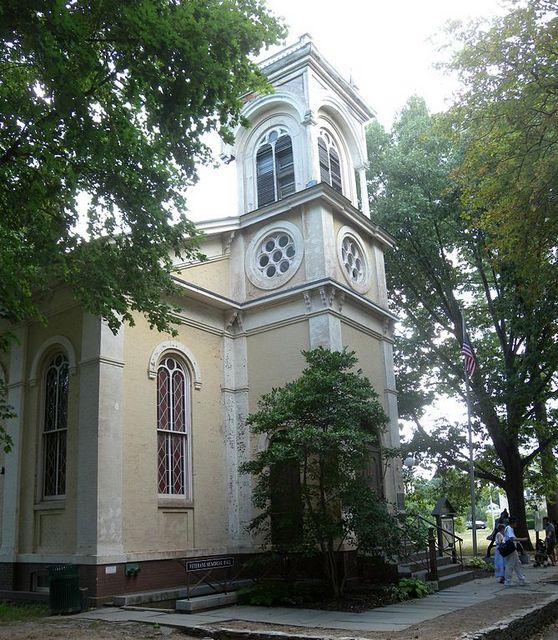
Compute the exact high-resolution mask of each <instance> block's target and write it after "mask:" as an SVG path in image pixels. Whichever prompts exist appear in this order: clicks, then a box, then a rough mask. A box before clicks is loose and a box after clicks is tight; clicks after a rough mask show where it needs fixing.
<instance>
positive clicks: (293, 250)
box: [245, 221, 304, 289]
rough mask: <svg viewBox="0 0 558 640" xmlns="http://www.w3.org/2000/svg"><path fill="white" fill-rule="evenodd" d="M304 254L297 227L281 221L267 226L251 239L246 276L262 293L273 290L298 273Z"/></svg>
mask: <svg viewBox="0 0 558 640" xmlns="http://www.w3.org/2000/svg"><path fill="white" fill-rule="evenodd" d="M303 254H304V243H303V239H302V234H301V233H300V230H299V229H298V227H296V225H294V224H292V223H291V222H287V221H282V222H280V223H279V224H274V225H267V226H266V227H265V228H263V229H261V230H260V232H259V233H257V234H256V236H255V237H254V238H253V239H252V241H251V242H250V246H249V247H248V250H247V252H246V263H245V265H246V274H247V276H248V278H249V279H250V281H251V282H252V284H254V285H256V286H257V287H259V288H261V289H274V288H276V287H279V286H281V285H282V284H284V283H285V282H287V281H288V280H290V279H291V278H292V277H293V276H294V274H295V273H296V272H297V270H298V268H299V267H300V264H301V262H302V257H303Z"/></svg>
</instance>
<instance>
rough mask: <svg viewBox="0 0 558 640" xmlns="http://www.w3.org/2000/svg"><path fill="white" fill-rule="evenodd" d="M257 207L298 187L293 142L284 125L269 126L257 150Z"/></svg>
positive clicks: (278, 198)
mask: <svg viewBox="0 0 558 640" xmlns="http://www.w3.org/2000/svg"><path fill="white" fill-rule="evenodd" d="M256 176H257V190H258V207H263V206H264V205H266V204H270V203H271V202H275V201H276V200H281V198H284V197H286V196H288V195H290V194H291V193H294V191H295V175H294V162H293V144H292V141H291V136H290V135H289V132H288V131H287V129H285V128H284V127H275V128H274V129H270V130H269V131H268V132H267V133H266V134H265V135H264V136H263V137H262V138H261V140H260V142H259V144H258V150H257V152H256Z"/></svg>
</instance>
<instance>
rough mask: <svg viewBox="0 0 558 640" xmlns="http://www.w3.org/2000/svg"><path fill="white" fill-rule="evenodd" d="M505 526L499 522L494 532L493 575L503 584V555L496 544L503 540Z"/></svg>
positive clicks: (504, 567)
mask: <svg viewBox="0 0 558 640" xmlns="http://www.w3.org/2000/svg"><path fill="white" fill-rule="evenodd" d="M505 528H506V527H505V526H504V525H503V524H499V525H498V527H497V528H496V533H495V534H494V575H495V576H496V577H497V578H498V582H499V583H500V584H504V576H505V572H506V565H505V563H504V557H503V556H502V554H501V553H500V551H499V550H498V546H499V545H500V544H502V542H504V529H505Z"/></svg>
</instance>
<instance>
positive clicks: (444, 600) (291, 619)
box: [77, 565, 558, 640]
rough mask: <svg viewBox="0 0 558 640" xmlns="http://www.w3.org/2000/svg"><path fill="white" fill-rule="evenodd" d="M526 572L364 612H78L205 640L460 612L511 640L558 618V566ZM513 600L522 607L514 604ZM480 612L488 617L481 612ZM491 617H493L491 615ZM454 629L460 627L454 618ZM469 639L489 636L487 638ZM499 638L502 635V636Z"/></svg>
mask: <svg viewBox="0 0 558 640" xmlns="http://www.w3.org/2000/svg"><path fill="white" fill-rule="evenodd" d="M524 569H525V573H526V576H527V579H528V580H529V584H528V585H527V586H514V587H512V588H508V589H504V586H503V585H500V584H499V583H498V582H497V581H496V579H495V578H492V577H491V578H483V579H480V580H473V581H471V582H467V583H464V584H461V585H458V586H456V587H453V588H450V589H446V590H444V591H440V592H438V593H436V594H433V595H431V596H428V597H426V598H422V599H420V600H411V601H407V602H402V603H399V604H393V605H388V606H386V607H380V608H377V609H371V610H369V611H365V612H362V613H347V612H341V611H320V610H315V609H290V608H278V607H252V606H240V605H234V606H229V607H224V608H220V609H214V610H211V611H205V612H198V613H195V614H182V613H169V612H166V611H165V610H155V609H149V610H148V609H140V608H133V609H132V608H130V609H118V608H114V607H106V608H102V609H97V610H93V611H88V612H86V613H82V614H79V615H78V616H77V617H82V618H86V619H97V620H104V621H106V622H110V621H114V622H124V621H133V622H143V623H149V624H157V625H160V626H171V627H178V628H181V629H183V630H184V631H185V632H186V633H191V634H192V635H197V636H199V635H202V636H205V637H208V636H211V637H217V636H218V637H220V638H221V637H226V636H229V637H232V636H233V635H234V636H237V637H238V636H240V635H246V636H252V637H253V636H256V635H257V636H258V637H259V638H262V637H270V636H274V637H277V636H279V637H285V636H286V637H291V638H296V637H304V636H314V637H325V636H327V635H328V633H327V631H328V630H329V631H330V632H331V633H333V635H335V636H339V635H341V634H340V633H339V631H341V630H343V631H344V632H345V633H344V634H343V635H348V634H352V635H353V636H355V635H356V636H363V635H365V634H366V633H367V632H368V634H369V633H370V632H396V633H397V632H401V631H405V630H408V629H410V628H413V627H416V626H417V625H420V624H421V623H424V622H427V621H432V620H434V619H438V618H440V617H441V618H440V619H439V620H436V623H437V624H436V627H437V628H439V629H444V627H445V626H447V628H448V629H449V627H450V625H445V619H444V616H446V617H448V622H449V616H450V614H455V612H460V618H461V619H462V621H463V623H464V624H463V629H465V630H471V629H473V630H474V631H475V632H476V633H478V632H479V631H481V630H483V628H484V627H486V626H487V621H488V622H489V623H490V624H489V626H490V627H491V628H492V627H496V628H497V629H499V631H500V634H501V636H500V637H502V638H503V637H506V639H507V640H509V638H510V634H509V633H507V632H506V625H507V622H506V621H507V620H509V621H510V624H511V623H512V622H514V621H517V620H518V619H519V618H521V617H522V616H526V615H529V616H530V617H531V618H533V619H536V618H537V612H538V611H540V616H542V615H545V616H546V617H550V618H552V617H553V616H554V615H556V616H558V569H557V568H556V567H548V568H534V567H533V566H532V565H528V566H526V567H524ZM515 596H517V597H515ZM502 598H504V599H502ZM512 601H513V603H517V604H513V605H512V606H510V603H512ZM475 605H476V606H475ZM479 605H483V606H482V607H480V606H479ZM505 605H506V606H505ZM522 605H523V606H522ZM506 608H507V611H508V614H507V617H506V614H505V610H506ZM481 611H484V612H485V613H484V614H481ZM494 611H497V612H498V611H501V612H502V616H503V618H504V619H500V618H498V619H497V620H496V621H494V613H493V612H494ZM489 613H490V614H491V615H488V614H489ZM540 616H539V617H540ZM490 618H492V622H490ZM465 623H466V624H465ZM268 625H280V626H281V627H291V628H292V627H298V628H299V630H298V631H295V630H293V629H285V630H283V633H281V632H280V631H279V632H278V631H277V627H269V626H268ZM453 625H454V626H455V620H454V621H453ZM521 627H522V635H523V637H526V636H527V635H528V634H529V631H528V629H526V628H525V623H522V624H521ZM229 631H230V633H229ZM243 632H245V633H243ZM347 632H348V633H347ZM382 635H383V634H382ZM414 637H419V636H418V635H417V636H414ZM440 637H441V638H446V640H450V637H457V636H449V635H443V634H441V635H440ZM470 637H479V638H480V637H488V636H487V635H486V634H485V635H484V636H483V635H472V636H470ZM495 637H498V634H497V635H496V636H495Z"/></svg>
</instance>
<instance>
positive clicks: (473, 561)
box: [467, 558, 494, 572]
mask: <svg viewBox="0 0 558 640" xmlns="http://www.w3.org/2000/svg"><path fill="white" fill-rule="evenodd" d="M467 566H469V567H472V568H473V569H480V570H481V571H487V572H492V571H494V566H493V565H492V564H491V563H490V562H486V561H485V560H483V559H482V558H469V561H468V563H467Z"/></svg>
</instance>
